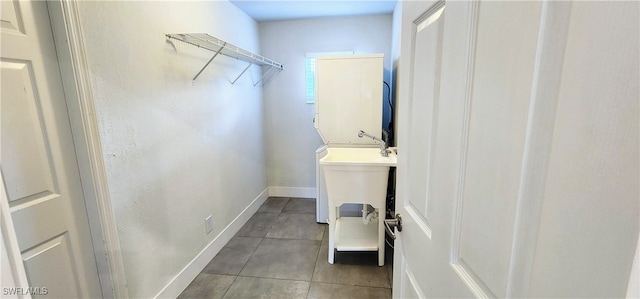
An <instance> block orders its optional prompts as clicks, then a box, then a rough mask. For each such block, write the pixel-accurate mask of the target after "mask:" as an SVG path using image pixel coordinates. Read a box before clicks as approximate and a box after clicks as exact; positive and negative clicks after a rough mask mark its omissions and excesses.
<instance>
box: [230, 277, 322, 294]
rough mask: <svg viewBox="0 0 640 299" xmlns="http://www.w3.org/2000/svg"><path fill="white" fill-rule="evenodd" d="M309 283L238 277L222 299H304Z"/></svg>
mask: <svg viewBox="0 0 640 299" xmlns="http://www.w3.org/2000/svg"><path fill="white" fill-rule="evenodd" d="M308 289H309V282H307V281H294V280H281V279H269V278H258V277H242V276H240V277H238V278H237V279H236V281H235V282H234V283H233V285H232V286H231V288H229V291H228V292H227V294H226V295H225V296H224V298H225V299H226V298H291V299H293V298H306V295H307V290H308Z"/></svg>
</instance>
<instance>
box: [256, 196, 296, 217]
mask: <svg viewBox="0 0 640 299" xmlns="http://www.w3.org/2000/svg"><path fill="white" fill-rule="evenodd" d="M288 202H289V197H269V198H267V200H266V201H265V202H264V203H263V204H262V206H260V208H259V209H258V212H266V213H280V212H282V209H283V208H284V206H286V205H287V203H288Z"/></svg>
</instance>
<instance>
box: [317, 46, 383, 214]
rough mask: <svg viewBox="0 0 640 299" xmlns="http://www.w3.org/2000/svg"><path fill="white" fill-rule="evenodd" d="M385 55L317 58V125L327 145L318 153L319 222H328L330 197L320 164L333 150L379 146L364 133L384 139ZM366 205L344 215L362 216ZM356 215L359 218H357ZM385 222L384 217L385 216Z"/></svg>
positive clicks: (350, 207) (349, 208) (345, 209)
mask: <svg viewBox="0 0 640 299" xmlns="http://www.w3.org/2000/svg"><path fill="white" fill-rule="evenodd" d="M383 60H384V55H383V54H370V55H348V56H324V57H317V58H316V106H315V108H316V111H315V118H314V125H315V128H316V130H317V131H318V133H319V134H320V137H321V138H322V141H323V142H324V145H323V146H321V147H320V148H318V150H317V151H316V190H317V191H316V192H317V195H316V221H317V222H319V223H327V219H328V218H329V208H328V197H327V189H326V182H325V176H324V171H323V169H322V165H320V159H322V158H323V157H324V156H325V155H326V153H327V148H330V147H375V148H378V147H379V146H380V145H379V143H377V142H376V141H374V140H373V139H371V138H360V137H358V132H359V131H360V130H363V131H365V132H367V133H369V134H371V135H374V136H376V137H377V138H379V139H382V138H381V136H380V135H381V132H382V106H383V97H382V89H383V86H382V85H383V71H384V67H383ZM361 209H362V205H355V204H354V205H345V206H343V207H342V208H341V213H342V214H344V215H347V214H358V213H360V212H361ZM353 216H356V215H353ZM381 217H382V218H383V219H384V215H381Z"/></svg>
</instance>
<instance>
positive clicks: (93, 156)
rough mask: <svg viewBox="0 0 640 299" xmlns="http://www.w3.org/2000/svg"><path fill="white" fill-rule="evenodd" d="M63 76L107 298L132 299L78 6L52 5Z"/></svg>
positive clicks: (62, 2)
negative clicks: (97, 118)
mask: <svg viewBox="0 0 640 299" xmlns="http://www.w3.org/2000/svg"><path fill="white" fill-rule="evenodd" d="M47 4H48V9H49V14H50V19H51V27H52V30H53V35H54V40H55V44H56V51H57V53H58V62H59V65H60V73H61V75H62V81H63V86H64V92H65V97H66V102H67V109H68V111H69V118H70V121H71V130H72V133H73V139H74V146H75V149H76V154H77V159H78V168H79V171H80V178H81V181H82V188H83V192H84V196H85V205H86V209H87V215H88V219H89V228H90V231H91V238H92V241H93V246H94V253H95V257H96V263H97V266H98V272H99V273H98V276H99V278H100V285H101V287H102V297H104V298H127V297H128V292H127V282H126V276H125V271H124V264H123V261H122V255H121V249H120V241H119V239H118V229H117V225H116V219H115V215H114V213H113V210H112V205H111V198H110V196H109V195H110V193H109V187H108V184H107V177H106V169H105V165H104V160H103V155H102V147H101V143H100V136H99V131H98V123H97V120H96V118H95V115H96V113H95V108H94V105H93V95H92V91H91V79H90V76H89V68H88V65H87V63H86V61H87V60H86V56H85V50H84V43H83V37H82V28H81V25H80V23H81V22H80V16H79V13H78V7H77V3H76V2H74V1H67V0H59V1H52V2H48V3H47Z"/></svg>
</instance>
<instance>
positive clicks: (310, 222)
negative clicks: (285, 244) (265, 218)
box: [265, 213, 324, 241]
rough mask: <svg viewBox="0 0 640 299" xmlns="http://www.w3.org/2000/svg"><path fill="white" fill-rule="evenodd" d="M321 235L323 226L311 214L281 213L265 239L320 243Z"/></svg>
mask: <svg viewBox="0 0 640 299" xmlns="http://www.w3.org/2000/svg"><path fill="white" fill-rule="evenodd" d="M323 233H324V225H323V224H318V223H317V222H316V216H315V215H313V214H287V213H282V214H280V216H279V217H278V220H277V221H276V222H275V223H274V224H273V226H271V230H269V232H268V233H267V235H266V236H265V238H275V239H297V240H317V241H320V240H322V234H323Z"/></svg>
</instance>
